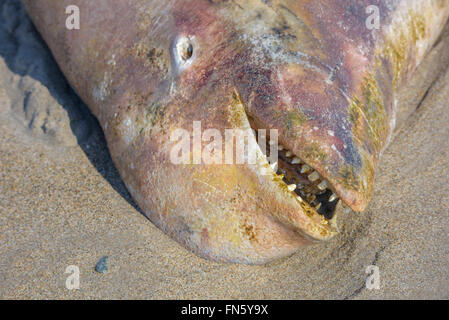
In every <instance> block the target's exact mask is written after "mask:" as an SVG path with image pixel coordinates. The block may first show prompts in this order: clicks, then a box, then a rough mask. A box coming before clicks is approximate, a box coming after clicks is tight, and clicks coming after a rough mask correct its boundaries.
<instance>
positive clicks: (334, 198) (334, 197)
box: [329, 193, 338, 202]
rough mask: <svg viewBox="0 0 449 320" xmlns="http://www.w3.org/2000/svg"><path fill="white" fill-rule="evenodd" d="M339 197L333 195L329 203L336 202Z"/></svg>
mask: <svg viewBox="0 0 449 320" xmlns="http://www.w3.org/2000/svg"><path fill="white" fill-rule="evenodd" d="M337 198H338V197H337V195H336V194H335V193H332V195H331V196H330V197H329V202H334V201H335V200H337Z"/></svg>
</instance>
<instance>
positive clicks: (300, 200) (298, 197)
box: [296, 196, 304, 202]
mask: <svg viewBox="0 0 449 320" xmlns="http://www.w3.org/2000/svg"><path fill="white" fill-rule="evenodd" d="M296 199H298V201H299V202H304V200H302V198H301V197H300V196H297V197H296Z"/></svg>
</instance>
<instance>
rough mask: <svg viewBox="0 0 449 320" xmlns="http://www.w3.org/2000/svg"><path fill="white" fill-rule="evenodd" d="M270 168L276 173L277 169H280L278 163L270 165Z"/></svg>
mask: <svg viewBox="0 0 449 320" xmlns="http://www.w3.org/2000/svg"><path fill="white" fill-rule="evenodd" d="M270 167H271V169H273V171H274V172H276V171H277V168H278V163H277V162H275V163H272V164H270Z"/></svg>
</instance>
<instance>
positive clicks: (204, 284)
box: [0, 0, 449, 299]
mask: <svg viewBox="0 0 449 320" xmlns="http://www.w3.org/2000/svg"><path fill="white" fill-rule="evenodd" d="M0 16H1V19H0V39H1V40H0V179H1V180H0V299H13V298H18V299H29V298H32V299H110V298H115V299H124V298H137V299H174V298H176V299H178V298H185V299H191V298H193V299H196V298H201V299H226V298H227V299H317V298H324V299H372V298H384V299H386V298H395V299H405V298H420V299H427V298H437V299H442V298H445V299H447V298H449V237H448V225H449V219H448V217H449V125H448V124H449V108H448V101H449V68H448V66H449V55H448V54H447V53H448V52H449V28H446V31H445V33H444V35H443V36H442V37H441V40H440V41H439V42H438V44H437V45H436V46H435V47H434V48H433V50H432V52H431V54H430V55H429V56H428V57H427V59H426V61H425V62H424V63H423V64H422V65H421V67H420V68H419V71H418V72H417V74H416V75H415V77H414V78H413V79H412V80H411V81H410V83H409V84H408V86H407V88H406V90H404V92H403V94H402V97H401V99H400V103H401V104H402V105H406V104H413V105H414V106H416V109H417V110H416V112H414V113H413V114H412V115H411V116H410V117H409V118H407V119H406V120H405V121H403V122H404V124H403V126H402V129H401V130H399V131H398V133H397V134H396V136H395V138H394V140H393V141H392V143H391V144H390V146H389V147H388V149H387V150H386V151H385V154H384V155H383V158H382V160H381V162H380V166H379V168H378V171H377V175H376V183H375V196H374V199H373V201H372V202H371V204H370V206H369V208H368V210H366V211H365V212H364V213H361V214H356V213H349V214H345V213H341V214H340V218H339V224H340V228H341V233H340V235H339V236H337V237H336V238H335V239H333V240H332V241H329V242H325V243H320V244H317V245H314V246H311V247H307V248H304V249H302V250H300V251H298V252H297V253H296V254H294V255H293V256H291V257H288V258H285V259H282V260H279V261H276V262H274V263H272V264H269V265H265V266H245V265H232V264H219V263H214V262H210V261H206V260H203V259H201V258H198V257H197V256H195V255H193V254H192V253H190V252H188V251H187V250H185V249H184V248H183V247H181V246H180V245H178V244H177V243H176V242H174V241H173V240H171V239H170V238H169V237H167V236H166V235H164V234H163V233H162V232H161V231H160V230H159V229H157V228H156V227H155V226H154V225H153V224H152V223H151V222H150V221H149V220H148V219H146V218H145V217H144V216H143V215H142V214H141V213H140V211H139V210H138V208H136V205H135V203H134V202H133V201H132V199H131V197H130V196H129V194H128V192H127V191H126V188H125V187H124V185H123V183H122V182H121V180H120V177H119V175H118V173H117V171H116V169H115V168H114V165H113V163H112V161H111V158H110V156H109V153H108V150H107V147H106V144H105V141H104V137H103V135H102V133H101V129H100V128H99V126H98V123H97V122H96V120H95V119H94V118H93V117H92V115H91V114H90V113H89V111H88V109H87V108H86V106H85V105H84V104H83V103H82V102H81V101H80V100H79V99H78V98H77V97H76V95H75V94H74V93H73V92H72V90H71V89H70V87H69V86H68V84H67V82H66V81H65V80H64V77H63V76H62V74H61V73H60V71H59V70H58V68H57V66H56V64H55V62H54V61H53V59H52V57H51V55H50V53H49V51H48V49H47V48H46V46H45V45H44V44H43V42H42V40H41V39H40V37H39V36H38V34H37V33H36V31H35V30H34V28H33V27H32V25H31V24H30V22H29V20H28V19H27V18H26V16H25V14H24V12H23V9H22V7H21V5H20V2H19V1H17V0H4V1H2V2H1V4H0ZM105 256H107V257H108V259H107V267H106V269H107V270H105V269H104V268H103V269H102V270H103V271H105V273H99V272H96V271H95V266H96V265H97V263H98V262H99V260H100V259H101V258H102V257H105ZM69 265H75V266H77V267H78V268H79V270H80V287H79V289H77V290H69V289H67V288H66V279H67V277H68V276H69V274H66V273H65V271H66V268H67V267H68V266H69ZM370 265H375V266H377V267H378V268H379V272H380V273H379V274H380V289H378V290H376V289H373V290H369V289H367V288H366V285H365V281H366V277H367V274H366V273H365V270H366V268H367V266H370ZM102 267H104V265H102Z"/></svg>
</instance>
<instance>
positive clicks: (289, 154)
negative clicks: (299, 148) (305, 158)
mask: <svg viewBox="0 0 449 320" xmlns="http://www.w3.org/2000/svg"><path fill="white" fill-rule="evenodd" d="M292 155H293V153H292V152H291V151H287V152H286V153H285V156H286V157H288V158H290V157H291V156H292Z"/></svg>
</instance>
